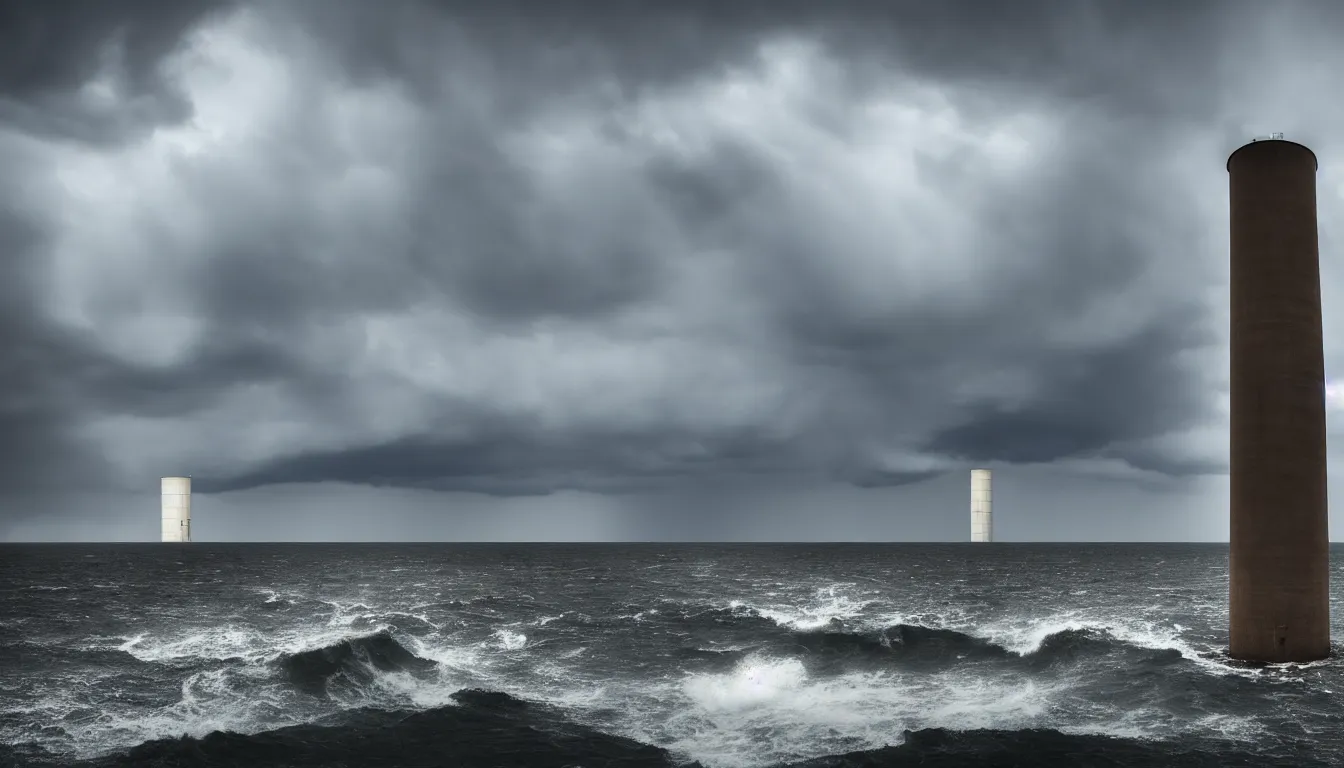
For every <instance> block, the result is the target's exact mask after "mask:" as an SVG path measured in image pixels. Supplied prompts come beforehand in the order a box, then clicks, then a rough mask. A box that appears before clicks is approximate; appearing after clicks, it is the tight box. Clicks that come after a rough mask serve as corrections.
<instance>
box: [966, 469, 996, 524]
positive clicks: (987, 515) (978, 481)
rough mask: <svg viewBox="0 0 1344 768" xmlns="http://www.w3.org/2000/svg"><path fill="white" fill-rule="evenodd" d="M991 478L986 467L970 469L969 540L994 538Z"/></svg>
mask: <svg viewBox="0 0 1344 768" xmlns="http://www.w3.org/2000/svg"><path fill="white" fill-rule="evenodd" d="M992 479H993V478H992V475H991V474H990V471H989V470H988V469H972V470H971V541H993V540H994V518H993V516H992V515H991V506H992V505H993V495H992V492H991V491H990V483H991V481H992Z"/></svg>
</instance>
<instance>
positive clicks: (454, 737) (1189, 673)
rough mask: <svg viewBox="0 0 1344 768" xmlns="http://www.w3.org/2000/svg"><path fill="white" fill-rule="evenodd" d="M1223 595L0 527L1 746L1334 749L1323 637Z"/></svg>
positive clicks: (768, 752) (934, 575)
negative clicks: (29, 540)
mask: <svg viewBox="0 0 1344 768" xmlns="http://www.w3.org/2000/svg"><path fill="white" fill-rule="evenodd" d="M1333 554H1334V563H1335V565H1334V566H1333V568H1334V573H1333V583H1334V598H1333V600H1332V603H1333V606H1334V609H1335V618H1334V630H1333V631H1334V636H1335V637H1336V638H1337V642H1338V640H1339V639H1341V638H1344V621H1341V619H1344V610H1341V609H1342V608H1344V606H1341V605H1340V599H1341V597H1344V573H1341V570H1342V569H1341V563H1344V559H1341V557H1340V555H1341V554H1344V550H1342V549H1341V547H1340V546H1339V545H1336V547H1335V549H1334V553H1333ZM1226 606H1227V546H1226V545H1225V544H1223V545H1191V544H1170V545H1154V544H990V545H983V544H981V545H972V544H883V545H873V544H852V545H846V544H780V545H768V544H759V545H631V544H600V545H598V544H591V545H590V544H585V545H571V544H563V545H560V544H554V545H552V544H530V545H500V544H478V545H464V544H199V543H198V544H187V545H163V544H109V545H65V544H61V545H55V544H52V545H38V544H32V545H3V546H0V743H2V744H3V745H4V746H0V765H3V764H8V765H19V766H29V765H31V766H90V767H91V766H113V765H118V766H120V765H125V766H206V765H209V766H224V765H239V766H244V765H245V766H282V765H285V766H310V765H311V766H318V765H322V766H351V767H354V766H366V765H367V766H417V767H419V766H451V767H454V768H457V767H459V766H460V767H462V768H467V767H468V766H489V767H494V766H499V767H501V768H502V767H504V766H555V767H556V768H560V767H561V766H585V767H587V768H594V767H596V766H644V765H649V766H678V765H694V764H697V763H698V765H700V766H702V767H703V768H764V767H765V766H785V765H787V766H798V765H804V766H808V767H809V768H819V767H820V766H888V765H890V766H904V765H912V764H918V765H922V766H979V765H984V766H988V765H994V766H1009V765H1012V766H1031V765H1058V766H1090V765H1098V766H1100V765H1105V766H1163V765H1172V766H1185V765H1189V766H1238V765H1242V766H1260V765H1264V766H1270V765H1275V766H1277V765H1282V766H1340V765H1344V658H1341V655H1344V654H1341V651H1344V648H1340V647H1339V646H1338V645H1337V647H1336V655H1335V657H1334V658H1332V659H1331V660H1327V661H1323V662H1318V663H1312V664H1302V665H1282V666H1277V665H1276V666H1248V665H1242V664H1239V663H1235V662H1231V661H1229V660H1228V659H1227V658H1226V655H1225V651H1226V646H1227V626H1226V624H1227V607H1226Z"/></svg>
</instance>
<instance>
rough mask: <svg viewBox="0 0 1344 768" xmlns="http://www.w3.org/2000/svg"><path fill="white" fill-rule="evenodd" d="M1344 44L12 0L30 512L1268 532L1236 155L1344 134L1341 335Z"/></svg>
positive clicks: (843, 12) (216, 534)
mask: <svg viewBox="0 0 1344 768" xmlns="http://www.w3.org/2000/svg"><path fill="white" fill-rule="evenodd" d="M1341 34H1344V5H1341V4H1338V3H1335V2H1331V1H1330V0H1323V1H1322V2H1295V1H1290V0H1285V1H1284V2H1277V3H1264V2H1234V1H1233V0H1217V1H1213V0H1210V1H1209V2H1199V1H1195V0H1186V1H1183V2H1179V3H1174V2H1165V1H1158V0H1154V1H1153V2H1135V1H1133V0H1127V1H1123V2H1122V1H1120V0H1116V1H1115V2H1105V1H1102V0H1097V1H1094V2H1067V3H1066V2H1057V1H1056V0H1039V1H1026V0H1018V1H1016V2H1013V3H985V2H978V1H975V0H967V1H966V2H946V1H945V2H900V1H899V0H892V1H889V2H877V1H876V0H874V1H873V2H865V1H857V0H856V1H854V2H843V1H840V0H836V1H833V2H825V3H818V2H811V1H810V0H809V1H808V2H802V1H801V0H798V1H794V0H772V1H771V2H765V1H764V0H759V1H754V0H740V1H737V2H721V1H719V0H703V1H702V0H677V1H676V2H673V1H672V0H667V1H666V2H641V1H637V0H619V1H618V0H603V1H600V2H599V1H597V0H587V1H584V0H545V1H544V2H543V1H541V0H538V1H537V2H523V1H522V0H513V1H508V0H495V1H494V2H490V3H484V2H475V1H474V0H462V2H448V1H447V0H443V1H439V0H386V1H385V2H376V3H375V2H364V0H292V1H290V0H275V1H274V2H266V1H264V0H258V1H257V2H250V3H249V2H212V1H210V0H138V1H136V0H125V1H124V2H103V1H102V0H42V2H25V1H24V0H0V333H3V339H0V372H2V373H0V375H2V377H3V378H0V382H2V383H0V452H2V455H0V458H2V459H3V461H0V540H11V541H19V540H99V539H111V540H152V539H154V538H156V537H157V534H158V497H157V494H158V478H159V477H160V476H162V475H174V474H189V475H191V476H192V477H193V481H194V484H195V490H196V496H195V499H194V506H195V514H194V517H195V520H194V523H193V525H194V533H195V537H196V539H197V540H291V539H292V540H369V539H376V540H417V539H444V540H500V539H502V540H549V539H556V540H608V539H616V540H964V539H965V538H966V537H967V535H968V529H969V514H968V511H967V509H968V497H969V493H968V485H969V480H968V472H967V470H969V469H970V468H971V467H975V466H985V467H990V468H993V469H994V470H995V491H996V504H995V513H996V515H995V517H996V522H995V525H996V534H997V536H998V538H1000V539H1003V540H1090V539H1098V540H1197V541H1198V540H1223V541H1225V540H1226V537H1227V510H1226V504H1227V475H1226V463H1227V273H1228V270H1227V230H1228V221H1227V175H1226V171H1225V168H1224V162H1225V160H1226V157H1227V155H1228V154H1229V153H1230V152H1231V151H1232V150H1233V149H1235V148H1236V147H1237V146H1239V145H1241V144H1242V143H1244V142H1245V141H1247V140H1249V139H1250V138H1251V137H1252V136H1255V135H1257V134H1263V133H1269V132H1271V131H1282V132H1284V133H1285V134H1286V135H1287V137H1288V138H1290V139H1294V140H1297V141H1301V142H1303V143H1305V144H1307V145H1309V146H1311V147H1312V148H1313V149H1315V150H1316V152H1317V155H1318V156H1319V157H1320V161H1321V164H1320V173H1319V177H1318V194H1319V207H1320V229H1321V254H1322V264H1321V271H1322V283H1323V293H1324V310H1325V325H1326V328H1325V330H1326V336H1325V337H1326V364H1327V370H1328V371H1341V370H1344V333H1337V332H1336V330H1337V329H1338V328H1339V324H1340V320H1341V312H1342V311H1344V263H1341V260H1340V258H1339V253H1338V251H1339V245H1340V243H1341V240H1342V239H1344V233H1341V230H1340V227H1339V225H1338V224H1337V222H1340V221H1341V220H1342V219H1344V152H1341V151H1340V150H1339V149H1338V147H1340V146H1344V102H1341V101H1340V100H1338V99H1333V98H1328V94H1330V93H1333V92H1334V90H1335V88H1336V86H1337V85H1338V81H1339V73H1340V72H1342V71H1344V48H1341V47H1340V46H1339V45H1338V40H1339V39H1340V36H1341ZM1330 402H1331V419H1332V443H1331V445H1332V451H1333V454H1334V455H1335V456H1336V457H1341V458H1339V459H1336V460H1332V465H1331V467H1332V478H1331V483H1332V485H1331V487H1332V490H1333V491H1334V493H1333V494H1332V495H1333V496H1335V497H1336V498H1344V497H1341V496H1340V493H1341V492H1344V464H1341V462H1344V452H1341V451H1340V450H1339V449H1340V448H1341V447H1344V439H1341V438H1344V421H1342V420H1341V419H1340V418H1339V416H1340V414H1341V411H1344V397H1341V398H1340V399H1339V400H1338V401H1336V399H1335V398H1334V395H1333V393H1332V395H1331V401H1330ZM1333 519H1334V525H1333V526H1332V527H1333V529H1334V530H1335V531H1336V532H1337V533H1336V534H1335V538H1337V539H1338V538H1339V535H1340V534H1339V533H1338V531H1340V530H1344V527H1341V524H1344V513H1336V514H1335V515H1334V516H1333Z"/></svg>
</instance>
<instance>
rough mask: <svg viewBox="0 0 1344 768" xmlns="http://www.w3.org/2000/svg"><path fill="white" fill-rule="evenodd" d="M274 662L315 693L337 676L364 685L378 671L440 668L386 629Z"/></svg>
mask: <svg viewBox="0 0 1344 768" xmlns="http://www.w3.org/2000/svg"><path fill="white" fill-rule="evenodd" d="M273 663H274V664H275V665H276V666H277V667H279V668H280V669H281V670H282V671H283V673H284V674H285V676H286V678H288V680H289V682H290V684H291V685H293V686H294V687H295V688H297V689H299V690H301V691H303V692H304V693H308V694H311V695H314V696H326V695H327V694H328V688H329V686H330V684H331V683H332V682H333V681H335V680H337V679H338V678H344V679H346V680H348V681H350V682H352V683H355V684H356V685H365V684H367V683H369V682H370V681H371V680H373V678H374V677H375V676H376V675H377V674H378V673H383V672H407V673H410V674H412V675H419V674H423V673H425V672H429V671H432V670H434V669H435V668H437V667H438V664H437V662H434V661H431V660H429V659H423V658H420V657H419V656H416V655H415V654H414V653H412V652H411V651H409V650H407V649H406V648H405V646H403V645H402V644H401V643H398V642H397V641H396V639H395V638H393V637H392V634H391V633H390V632H387V631H379V632H374V633H372V634H368V635H362V636H359V637H352V638H346V639H344V640H340V641H338V642H335V643H332V644H331V645H325V646H322V647H321V648H314V649H311V650H307V651H299V652H296V653H286V654H281V655H280V656H279V657H278V658H277V659H276V660H275V661H274V662H273Z"/></svg>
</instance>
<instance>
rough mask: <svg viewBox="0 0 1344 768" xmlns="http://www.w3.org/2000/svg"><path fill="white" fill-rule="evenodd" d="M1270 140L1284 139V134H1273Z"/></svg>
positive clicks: (1270, 135)
mask: <svg viewBox="0 0 1344 768" xmlns="http://www.w3.org/2000/svg"><path fill="white" fill-rule="evenodd" d="M1269 138H1271V139H1282V138H1283V134H1282V133H1271V134H1269Z"/></svg>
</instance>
